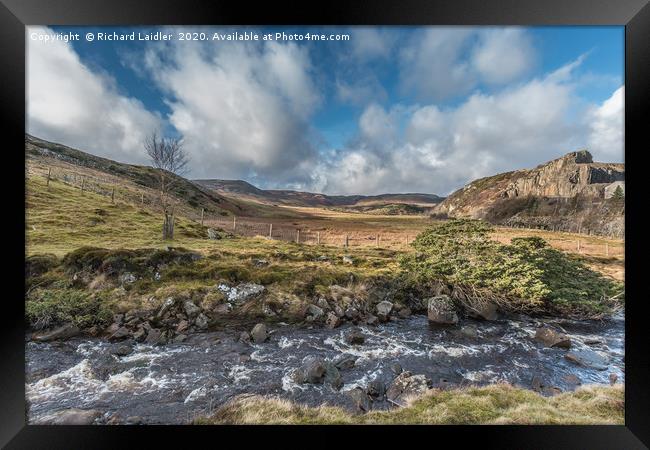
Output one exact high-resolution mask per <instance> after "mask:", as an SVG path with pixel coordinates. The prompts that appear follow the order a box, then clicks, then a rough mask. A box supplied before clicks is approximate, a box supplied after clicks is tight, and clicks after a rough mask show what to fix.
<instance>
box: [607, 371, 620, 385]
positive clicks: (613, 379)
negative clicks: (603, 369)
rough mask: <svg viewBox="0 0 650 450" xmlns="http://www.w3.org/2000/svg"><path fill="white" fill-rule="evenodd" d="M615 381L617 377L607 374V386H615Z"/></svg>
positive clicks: (613, 374)
mask: <svg viewBox="0 0 650 450" xmlns="http://www.w3.org/2000/svg"><path fill="white" fill-rule="evenodd" d="M616 380H618V375H616V374H615V373H610V374H609V384H610V385H612V386H614V385H615V384H616Z"/></svg>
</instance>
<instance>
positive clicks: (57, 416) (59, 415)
mask: <svg viewBox="0 0 650 450" xmlns="http://www.w3.org/2000/svg"><path fill="white" fill-rule="evenodd" d="M101 415H102V414H101V412H99V411H97V410H95V409H79V408H70V409H64V410H63V411H58V412H55V413H54V414H50V415H48V416H46V417H43V418H41V419H40V420H38V425H92V424H93V423H95V420H97V419H98V418H99V417H100V416H101Z"/></svg>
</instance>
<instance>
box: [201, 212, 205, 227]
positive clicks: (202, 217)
mask: <svg viewBox="0 0 650 450" xmlns="http://www.w3.org/2000/svg"><path fill="white" fill-rule="evenodd" d="M203 213H205V208H201V226H203Z"/></svg>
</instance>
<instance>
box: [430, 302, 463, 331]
mask: <svg viewBox="0 0 650 450" xmlns="http://www.w3.org/2000/svg"><path fill="white" fill-rule="evenodd" d="M427 317H428V318H429V321H430V322H433V323H435V324H440V325H456V324H457V323H458V314H457V313H456V308H455V306H454V302H453V300H452V299H451V298H450V297H449V296H448V295H438V296H436V297H432V298H430V299H428V300H427Z"/></svg>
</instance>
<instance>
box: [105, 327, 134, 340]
mask: <svg viewBox="0 0 650 450" xmlns="http://www.w3.org/2000/svg"><path fill="white" fill-rule="evenodd" d="M130 336H131V331H129V329H128V328H126V327H119V328H118V329H117V330H116V331H115V333H113V334H111V335H110V336H109V339H110V340H111V341H119V340H122V339H126V338H128V337H130Z"/></svg>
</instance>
